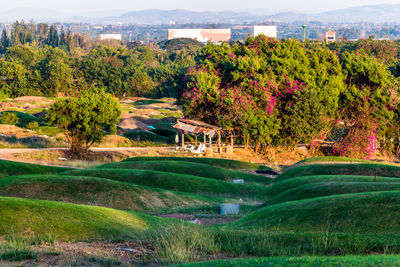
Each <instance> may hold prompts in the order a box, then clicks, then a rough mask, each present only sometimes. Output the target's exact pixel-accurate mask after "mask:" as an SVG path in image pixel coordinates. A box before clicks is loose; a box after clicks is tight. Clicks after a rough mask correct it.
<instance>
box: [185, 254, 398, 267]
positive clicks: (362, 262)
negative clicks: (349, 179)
mask: <svg viewBox="0 0 400 267" xmlns="http://www.w3.org/2000/svg"><path fill="white" fill-rule="evenodd" d="M178 266H180V267H184V266H185V267H197V266H199V267H200V266H204V267H236V266H237V267H239V266H248V267H251V266H267V267H268V266H271V267H275V266H294V267H295V266H298V267H300V266H304V267H320V266H324V267H337V266H342V267H354V266H366V267H375V266H387V267H389V266H400V256H343V257H282V258H247V259H246V258H244V259H234V260H220V261H211V262H201V263H190V264H183V265H178Z"/></svg>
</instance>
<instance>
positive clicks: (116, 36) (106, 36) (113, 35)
mask: <svg viewBox="0 0 400 267" xmlns="http://www.w3.org/2000/svg"><path fill="white" fill-rule="evenodd" d="M99 39H100V41H104V40H117V41H121V40H122V34H120V33H110V34H100V35H99Z"/></svg>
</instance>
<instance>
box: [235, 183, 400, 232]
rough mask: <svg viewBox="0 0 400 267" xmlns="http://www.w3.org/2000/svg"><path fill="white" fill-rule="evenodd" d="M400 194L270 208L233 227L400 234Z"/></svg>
mask: <svg viewBox="0 0 400 267" xmlns="http://www.w3.org/2000/svg"><path fill="white" fill-rule="evenodd" d="M398 216H400V192H399V191H391V192H368V193H359V194H344V195H335V196H329V197H321V198H313V199H306V200H299V201H292V202H285V203H280V204H276V205H272V206H268V207H265V208H262V209H260V210H257V211H255V212H253V213H251V214H250V215H248V216H245V217H243V218H241V219H239V220H238V221H236V222H233V223H231V224H230V227H233V228H237V227H250V228H262V229H269V230H279V231H296V232H301V231H304V232H327V231H330V232H343V233H398V232H399V231H400V221H399V220H398V219H397V218H398Z"/></svg>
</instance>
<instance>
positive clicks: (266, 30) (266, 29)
mask: <svg viewBox="0 0 400 267" xmlns="http://www.w3.org/2000/svg"><path fill="white" fill-rule="evenodd" d="M260 34H264V35H265V36H268V37H271V38H278V34H277V29H276V26H275V25H269V26H261V25H256V26H254V27H253V36H254V37H256V36H258V35H260Z"/></svg>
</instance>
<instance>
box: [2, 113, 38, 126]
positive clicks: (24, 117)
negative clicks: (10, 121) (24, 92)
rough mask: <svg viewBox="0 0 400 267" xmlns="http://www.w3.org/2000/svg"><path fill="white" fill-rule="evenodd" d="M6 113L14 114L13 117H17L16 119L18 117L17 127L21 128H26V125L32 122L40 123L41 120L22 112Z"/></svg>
mask: <svg viewBox="0 0 400 267" xmlns="http://www.w3.org/2000/svg"><path fill="white" fill-rule="evenodd" d="M7 112H10V113H14V114H15V115H17V117H18V124H17V125H18V126H21V127H24V128H25V127H26V126H28V124H29V123H30V122H34V121H36V122H37V123H41V121H42V120H41V119H39V118H38V117H35V116H33V115H31V114H28V113H24V112H20V111H7Z"/></svg>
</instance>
